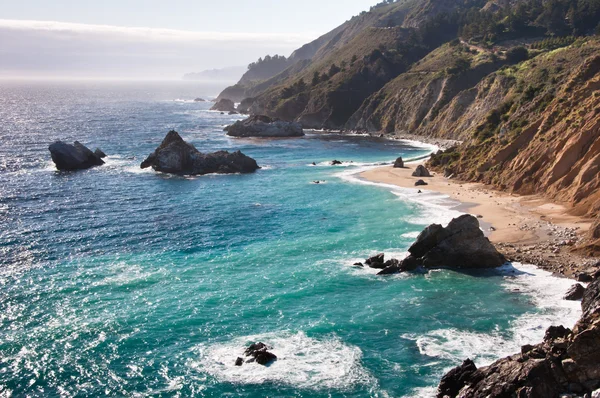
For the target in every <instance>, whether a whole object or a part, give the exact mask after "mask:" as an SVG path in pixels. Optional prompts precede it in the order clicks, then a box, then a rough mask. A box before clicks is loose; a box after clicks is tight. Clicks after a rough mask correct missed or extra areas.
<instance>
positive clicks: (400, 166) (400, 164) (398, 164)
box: [394, 158, 404, 169]
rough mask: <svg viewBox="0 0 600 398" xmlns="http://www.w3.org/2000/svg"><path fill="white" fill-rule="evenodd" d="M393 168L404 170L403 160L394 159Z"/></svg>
mask: <svg viewBox="0 0 600 398" xmlns="http://www.w3.org/2000/svg"><path fill="white" fill-rule="evenodd" d="M394 168H395V169H403V168H404V160H402V158H398V159H396V162H395V163H394Z"/></svg>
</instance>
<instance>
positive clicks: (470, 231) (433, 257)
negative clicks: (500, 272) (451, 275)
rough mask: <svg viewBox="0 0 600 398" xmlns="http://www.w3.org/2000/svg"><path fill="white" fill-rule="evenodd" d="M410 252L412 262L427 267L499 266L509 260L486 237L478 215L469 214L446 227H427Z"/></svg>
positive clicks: (469, 267)
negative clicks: (480, 226)
mask: <svg viewBox="0 0 600 398" xmlns="http://www.w3.org/2000/svg"><path fill="white" fill-rule="evenodd" d="M408 251H409V253H410V256H409V259H410V261H416V262H417V263H418V264H420V265H423V266H424V267H426V268H439V267H449V268H460V269H464V268H468V269H472V268H496V267H499V266H501V265H502V264H504V263H505V262H506V258H505V257H504V256H503V255H502V254H500V253H498V251H497V250H496V248H495V247H494V246H493V245H492V244H491V243H490V241H489V240H488V239H487V238H486V237H485V236H484V234H483V232H482V231H481V229H480V228H479V221H478V220H477V218H476V217H473V216H472V215H469V214H465V215H462V216H460V217H458V218H455V219H454V220H452V221H450V223H449V224H448V226H447V227H446V228H444V227H442V226H441V225H438V224H432V225H430V226H429V227H427V228H425V229H424V230H423V232H421V234H420V235H419V236H418V238H417V240H416V242H415V243H413V245H412V246H411V247H410V248H409V249H408ZM405 261H406V260H405Z"/></svg>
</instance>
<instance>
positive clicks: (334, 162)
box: [331, 160, 342, 166]
mask: <svg viewBox="0 0 600 398" xmlns="http://www.w3.org/2000/svg"><path fill="white" fill-rule="evenodd" d="M340 164H342V162H340V161H339V160H332V161H331V165H332V166H339V165H340Z"/></svg>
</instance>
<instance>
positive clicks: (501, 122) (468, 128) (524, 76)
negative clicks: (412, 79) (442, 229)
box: [424, 39, 600, 216]
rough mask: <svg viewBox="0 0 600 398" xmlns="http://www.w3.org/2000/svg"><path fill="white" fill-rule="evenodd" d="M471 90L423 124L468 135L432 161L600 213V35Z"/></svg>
mask: <svg viewBox="0 0 600 398" xmlns="http://www.w3.org/2000/svg"><path fill="white" fill-rule="evenodd" d="M469 92H470V95H469V96H467V95H466V94H465V93H461V94H460V95H458V96H456V97H455V98H454V99H453V100H452V101H451V102H450V103H449V104H448V105H447V106H446V107H444V108H443V109H442V110H441V112H440V114H439V116H438V118H437V119H436V121H435V124H434V125H435V126H436V127H435V128H434V129H424V131H425V132H429V133H431V134H433V135H436V136H453V137H463V138H467V141H466V142H465V144H463V145H462V146H461V147H459V148H457V149H454V150H451V151H449V152H447V153H445V154H440V155H438V156H435V157H434V158H433V159H432V161H431V165H432V166H433V167H437V168H438V169H440V170H444V171H445V173H447V174H454V175H455V176H457V177H458V178H461V179H465V180H470V181H481V182H485V183H490V184H493V185H495V186H497V187H499V188H501V189H504V190H508V191H511V192H516V193H521V194H532V193H541V194H544V195H547V196H550V197H552V198H554V199H556V200H558V201H561V202H564V203H567V204H569V205H572V206H573V209H574V212H576V213H578V214H582V215H584V214H587V215H590V216H597V215H598V214H600V140H599V138H600V43H599V41H598V40H597V39H589V40H585V41H583V40H582V41H579V42H577V43H575V44H573V45H571V46H569V47H566V48H561V49H557V50H554V51H551V52H547V53H543V54H540V55H538V56H537V57H535V58H532V59H530V60H528V61H526V62H523V63H521V64H518V65H516V66H513V67H505V68H503V69H501V70H499V71H498V72H496V73H494V74H492V75H490V76H489V77H487V78H486V79H484V80H483V81H482V82H481V83H480V84H478V85H477V86H476V87H475V88H474V89H473V90H469ZM467 97H468V98H467ZM465 98H467V99H466V100H465ZM482 110H486V111H485V112H484V111H482ZM467 119H470V121H467ZM441 126H443V127H444V129H443V130H442V129H441ZM463 129H464V130H463Z"/></svg>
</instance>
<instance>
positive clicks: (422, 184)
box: [415, 180, 429, 187]
mask: <svg viewBox="0 0 600 398" xmlns="http://www.w3.org/2000/svg"><path fill="white" fill-rule="evenodd" d="M425 185H429V184H427V183H426V182H425V181H423V180H418V181H417V182H415V187H422V186H425Z"/></svg>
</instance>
